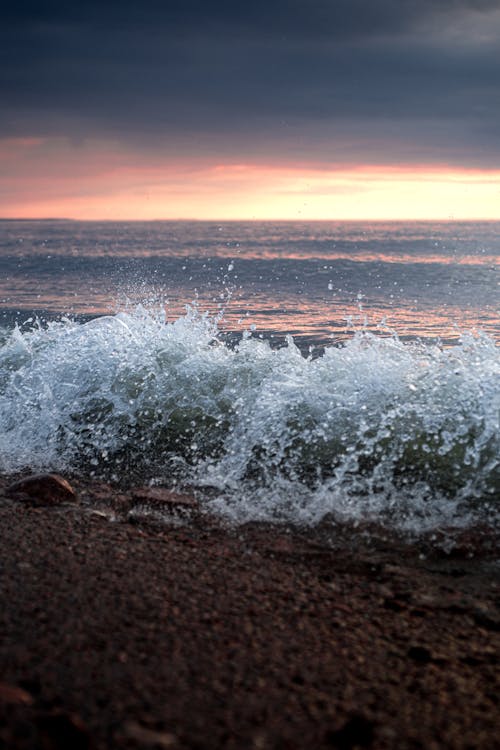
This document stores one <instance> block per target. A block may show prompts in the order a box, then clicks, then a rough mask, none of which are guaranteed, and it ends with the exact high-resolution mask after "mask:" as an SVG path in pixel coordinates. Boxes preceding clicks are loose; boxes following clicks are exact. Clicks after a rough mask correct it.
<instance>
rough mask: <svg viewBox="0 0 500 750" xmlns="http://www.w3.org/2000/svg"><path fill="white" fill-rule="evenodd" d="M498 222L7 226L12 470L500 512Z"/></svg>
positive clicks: (392, 516) (251, 506) (3, 354)
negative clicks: (35, 470)
mask: <svg viewBox="0 0 500 750" xmlns="http://www.w3.org/2000/svg"><path fill="white" fill-rule="evenodd" d="M499 258H500V224H498V223H462V224H454V223H441V224H426V223H411V224H399V223H392V224H378V223H377V224H362V223H361V224H352V223H326V222H325V223H281V222H278V223H276V222H268V223H224V224H217V223H208V222H203V223H201V222H200V223H182V222H181V223H176V222H151V223H78V222H1V223H0V471H3V472H12V471H17V470H21V469H23V468H31V469H33V468H40V469H51V470H60V471H68V470H69V471H78V472H83V473H85V474H88V475H91V476H101V477H106V478H111V479H113V480H117V481H120V480H121V481H127V482H130V481H132V480H133V481H141V482H142V481H149V482H153V483H154V482H167V483H170V484H172V483H180V484H181V485H185V484H188V485H189V486H191V487H192V486H194V487H196V488H198V489H199V490H200V492H202V495H203V498H204V500H203V502H204V503H205V504H206V507H208V508H210V509H211V510H212V511H215V512H217V513H219V514H221V515H222V516H224V517H226V518H229V519H231V520H232V521H235V522H242V521H248V520H266V521H275V522H281V521H287V522H292V523H299V524H305V525H314V524H316V523H318V522H320V521H323V522H325V521H327V520H328V521H330V522H332V523H337V522H339V521H343V520H346V519H348V520H350V521H358V520H359V521H361V520H362V521H365V520H374V521H376V522H377V523H381V524H383V525H386V526H391V527H393V528H397V529H401V530H406V531H411V532H412V533H415V532H417V533H420V532H422V531H428V530H429V529H431V530H435V529H446V530H449V529H453V528H457V527H458V528H463V527H464V526H470V525H475V524H480V525H481V526H482V527H483V528H498V527H499V526H500V513H499V509H500V347H499V345H498V343H499V340H500V265H499Z"/></svg>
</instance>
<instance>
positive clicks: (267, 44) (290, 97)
mask: <svg viewBox="0 0 500 750" xmlns="http://www.w3.org/2000/svg"><path fill="white" fill-rule="evenodd" d="M498 7H499V3H498V0H441V1H439V0H406V2H405V0H378V1H377V2H375V0H337V1H335V0H329V1H327V0H313V1H311V2H306V1H305V0H304V1H303V2H298V1H294V0H288V1H285V0H274V2H270V1H269V0H268V2H263V1H261V0H257V1H256V0H254V2H248V3H238V2H224V1H221V0H219V1H218V2H214V3H210V2H207V0H205V2H202V1H201V0H184V1H183V2H180V1H179V2H159V1H158V2H146V3H131V2H121V3H114V2H111V3H110V2H108V3H97V2H87V3H82V4H76V3H74V4H71V5H66V4H63V3H61V2H52V3H50V2H42V3H22V4H16V5H15V6H14V5H12V7H10V8H9V9H7V11H4V12H3V24H2V29H1V31H0V45H1V46H0V63H1V66H0V97H1V101H2V113H3V114H2V115H1V116H0V117H1V119H0V129H1V130H0V132H1V133H2V134H3V135H49V134H50V135H60V136H66V137H69V138H72V139H78V138H82V137H90V136H93V137H99V136H102V137H114V138H118V139H124V140H127V141H132V142H134V143H135V144H136V145H138V144H139V145H142V146H144V147H147V145H148V143H149V144H151V143H154V144H155V146H157V145H158V143H161V142H164V143H166V144H168V143H170V144H174V147H175V144H177V143H178V144H182V143H185V144H187V146H189V147H190V148H194V149H196V144H197V143H199V144H200V146H199V147H200V148H206V147H207V144H208V143H211V144H212V147H213V148H214V149H215V150H216V151H226V152H228V151H229V152H230V151H231V150H234V151H235V152H236V153H237V152H240V153H241V149H242V148H243V149H246V151H247V152H248V154H250V155H251V154H252V153H253V154H255V155H256V156H258V155H259V154H261V153H264V152H265V151H266V149H267V150H268V151H270V152H271V153H272V154H273V155H274V157H275V158H279V157H280V156H281V157H282V158H283V159H285V160H286V159H287V158H298V157H300V158H303V159H306V160H307V159H309V160H311V161H320V160H321V159H326V160H330V161H336V160H337V161H338V160H341V159H342V158H344V159H349V158H350V159H355V158H356V157H358V158H363V159H365V160H368V161H377V160H378V161H383V160H386V161H387V160H388V159H389V160H390V159H391V158H392V159H394V160H395V161H397V160H399V159H402V158H405V157H406V159H407V160H409V161H412V160H413V161H421V160H423V161H451V162H454V163H456V164H470V165H473V164H476V165H478V166H480V165H491V164H492V163H495V164H498V165H500V136H499V135H498V132H499V129H498V126H497V123H498V118H499V115H500V100H499V97H498V81H499V80H500V51H499V45H498V43H497V44H492V43H491V41H489V40H488V39H486V41H484V39H482V38H481V37H479V38H477V39H476V37H475V35H474V31H473V28H472V29H471V30H470V32H469V31H468V27H467V26H465V31H464V25H463V24H462V26H460V21H461V19H465V18H468V17H467V16H466V14H472V15H471V16H470V18H471V19H472V20H473V21H474V22H481V20H482V21H483V27H484V29H485V30H486V31H488V32H489V34H490V35H491V28H489V27H488V23H489V19H490V17H491V18H492V19H493V21H494V23H497V24H498V20H499V16H498V15H496V16H494V15H491V16H490V14H491V13H492V11H495V10H497V9H498ZM453 29H455V31H454V33H452V30H453ZM457 29H458V30H457ZM499 33H500V30H499ZM211 139H212V140H211ZM388 140H390V141H391V149H390V152H389V151H388V148H387V141H388ZM382 152H383V153H382Z"/></svg>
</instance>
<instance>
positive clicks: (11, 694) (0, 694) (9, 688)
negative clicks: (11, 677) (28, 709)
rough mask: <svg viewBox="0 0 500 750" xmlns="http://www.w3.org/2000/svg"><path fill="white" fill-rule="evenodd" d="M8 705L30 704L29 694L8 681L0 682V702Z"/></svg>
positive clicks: (31, 700) (31, 699) (31, 701)
mask: <svg viewBox="0 0 500 750" xmlns="http://www.w3.org/2000/svg"><path fill="white" fill-rule="evenodd" d="M2 703H3V704H4V705H8V706H30V705H31V704H32V703H33V698H32V697H31V695H30V694H29V693H28V692H26V690H23V689H22V688H20V687H18V686H17V685H11V684H9V683H8V682H0V704H2Z"/></svg>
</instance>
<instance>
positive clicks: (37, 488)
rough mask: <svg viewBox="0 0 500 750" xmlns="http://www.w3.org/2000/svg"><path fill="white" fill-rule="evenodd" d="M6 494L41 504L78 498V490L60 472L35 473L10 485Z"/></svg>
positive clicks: (56, 503)
mask: <svg viewBox="0 0 500 750" xmlns="http://www.w3.org/2000/svg"><path fill="white" fill-rule="evenodd" d="M6 494H7V495H9V496H10V497H13V498H17V499H20V500H22V499H27V498H28V499H29V500H31V501H32V502H34V503H36V504H39V505H59V504H60V503H66V502H71V501H72V500H75V499H76V492H75V491H74V489H73V487H72V486H71V485H70V483H69V482H67V481H66V479H64V477H61V476H60V475H59V474H34V475H33V476H31V477H26V478H25V479H20V480H19V481H17V482H14V483H13V484H11V485H9V487H7V489H6Z"/></svg>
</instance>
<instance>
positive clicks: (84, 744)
mask: <svg viewBox="0 0 500 750" xmlns="http://www.w3.org/2000/svg"><path fill="white" fill-rule="evenodd" d="M36 724H37V727H38V732H39V735H40V739H41V741H42V747H43V748H44V750H69V748H71V750H89V748H90V747H91V742H90V735H89V733H88V731H87V729H86V727H85V726H84V724H83V722H82V720H81V719H80V717H79V716H74V715H72V714H65V713H57V714H47V715H45V716H39V717H38V718H37V720H36Z"/></svg>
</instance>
